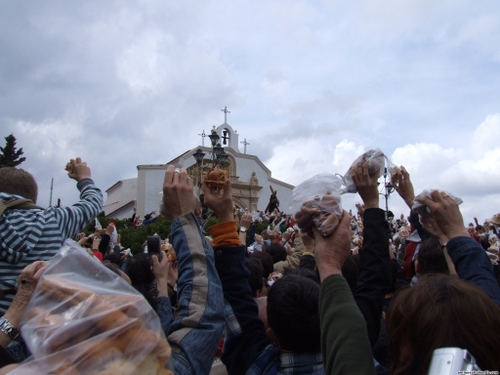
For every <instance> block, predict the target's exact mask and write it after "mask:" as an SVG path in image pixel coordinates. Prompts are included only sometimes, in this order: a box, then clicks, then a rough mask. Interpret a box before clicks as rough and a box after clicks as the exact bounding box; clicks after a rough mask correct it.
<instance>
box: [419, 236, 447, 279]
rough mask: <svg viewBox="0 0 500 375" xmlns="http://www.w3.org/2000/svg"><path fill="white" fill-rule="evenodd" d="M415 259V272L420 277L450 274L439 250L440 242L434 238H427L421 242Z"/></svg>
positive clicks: (440, 249) (441, 251) (441, 250)
mask: <svg viewBox="0 0 500 375" xmlns="http://www.w3.org/2000/svg"><path fill="white" fill-rule="evenodd" d="M417 259H418V269H417V272H418V273H419V274H420V275H425V274H428V273H445V274H448V275H449V274H450V271H449V269H448V264H447V263H446V258H445V257H444V253H443V249H442V248H441V242H440V241H439V240H438V238H437V237H436V236H430V237H427V238H426V239H425V240H423V241H422V243H421V244H420V247H419V250H418V255H417Z"/></svg>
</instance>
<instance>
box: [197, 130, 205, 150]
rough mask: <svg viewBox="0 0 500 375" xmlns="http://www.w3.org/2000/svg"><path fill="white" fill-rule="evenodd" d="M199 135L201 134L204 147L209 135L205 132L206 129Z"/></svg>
mask: <svg viewBox="0 0 500 375" xmlns="http://www.w3.org/2000/svg"><path fill="white" fill-rule="evenodd" d="M198 135H199V136H201V145H202V146H203V147H205V137H206V136H207V135H206V134H205V130H203V132H202V133H201V134H198Z"/></svg>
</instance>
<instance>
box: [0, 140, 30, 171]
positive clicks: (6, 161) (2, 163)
mask: <svg viewBox="0 0 500 375" xmlns="http://www.w3.org/2000/svg"><path fill="white" fill-rule="evenodd" d="M5 141H6V144H5V147H0V168H3V167H17V166H18V165H19V164H21V163H22V162H23V161H25V160H26V158H25V157H21V155H22V154H24V152H23V149H22V148H20V149H19V150H16V137H14V135H12V134H10V135H8V136H7V137H5Z"/></svg>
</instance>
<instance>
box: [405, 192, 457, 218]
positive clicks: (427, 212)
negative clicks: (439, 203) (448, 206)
mask: <svg viewBox="0 0 500 375" xmlns="http://www.w3.org/2000/svg"><path fill="white" fill-rule="evenodd" d="M434 190H436V189H425V190H424V191H422V192H421V193H420V194H418V195H417V196H416V197H415V199H414V200H413V205H412V206H411V209H412V211H414V212H417V213H418V214H419V215H420V216H421V217H432V212H431V209H430V208H429V207H427V206H426V205H425V204H423V203H421V202H419V201H418V200H417V198H419V197H424V196H426V197H428V198H430V199H432V195H431V192H432V191H434ZM438 191H439V192H441V193H445V194H447V195H448V196H449V197H450V198H451V199H453V200H454V201H455V203H456V204H461V203H462V202H463V200H462V198H459V197H456V196H454V195H453V194H451V193H448V192H447V191H445V190H438Z"/></svg>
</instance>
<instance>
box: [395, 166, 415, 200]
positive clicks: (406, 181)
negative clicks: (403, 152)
mask: <svg viewBox="0 0 500 375" xmlns="http://www.w3.org/2000/svg"><path fill="white" fill-rule="evenodd" d="M391 182H392V185H393V186H394V189H395V190H396V191H397V192H398V194H399V196H400V197H401V198H403V200H404V201H405V203H406V205H407V206H408V207H409V208H410V209H411V206H412V204H413V200H414V199H415V191H414V189H413V184H412V182H411V180H410V174H409V173H408V171H407V170H406V169H405V167H403V166H401V168H400V170H399V171H398V172H397V173H395V174H393V175H392V178H391Z"/></svg>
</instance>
